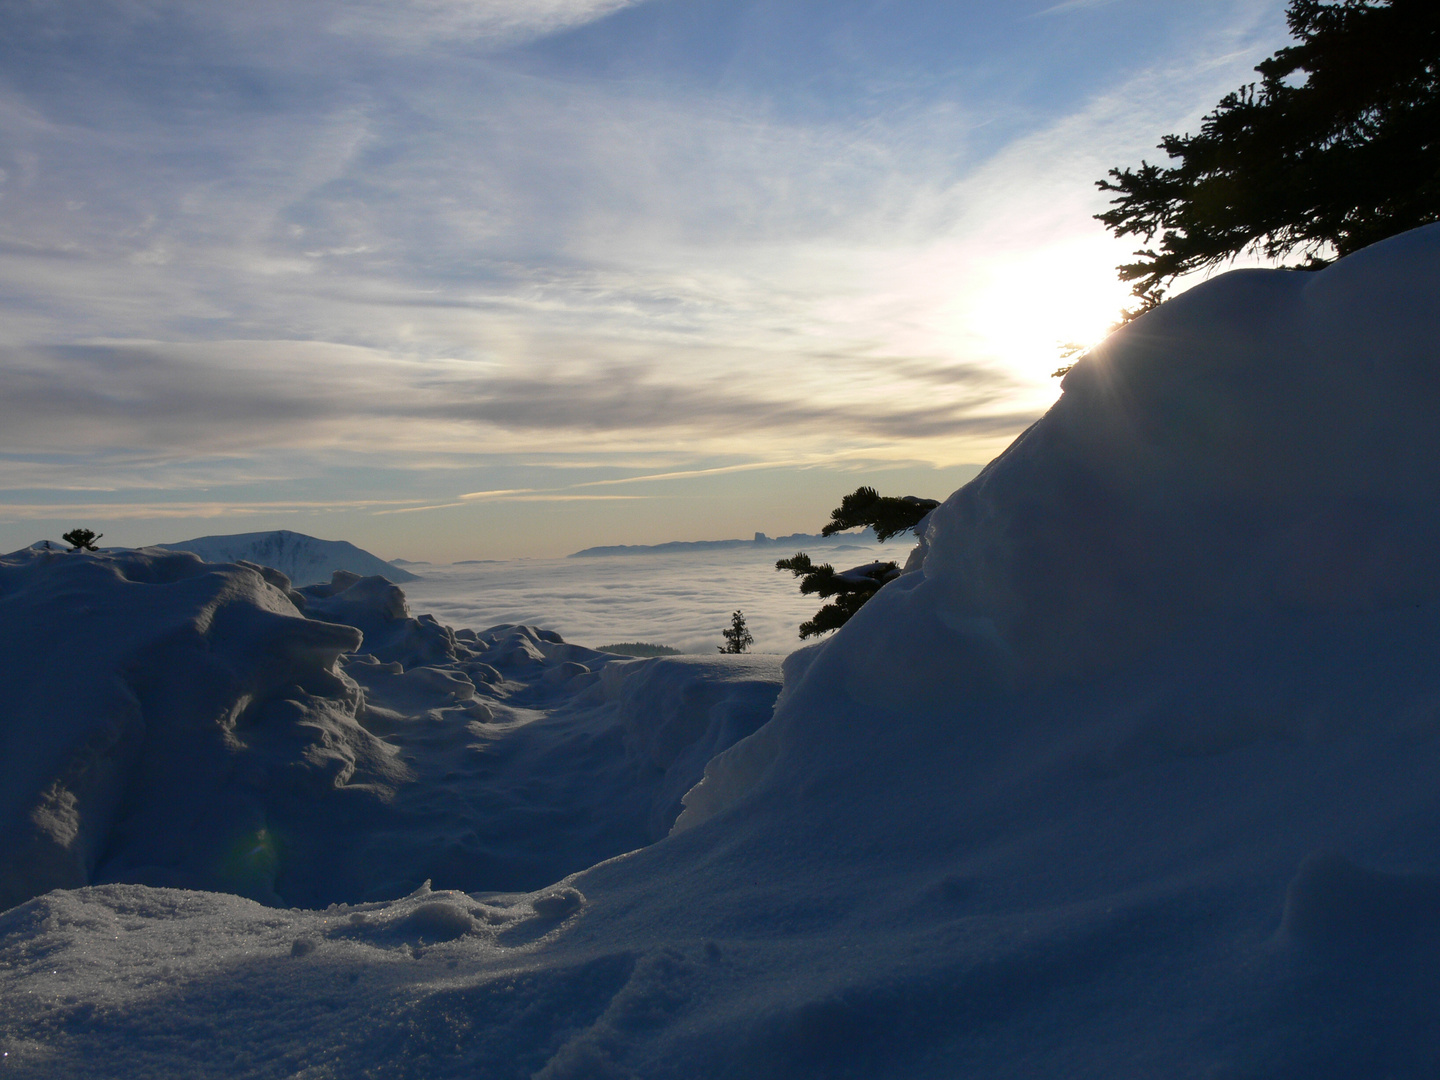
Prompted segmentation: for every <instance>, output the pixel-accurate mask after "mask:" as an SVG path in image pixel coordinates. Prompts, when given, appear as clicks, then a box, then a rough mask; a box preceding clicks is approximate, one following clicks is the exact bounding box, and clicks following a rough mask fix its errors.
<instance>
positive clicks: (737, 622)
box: [720, 611, 755, 653]
mask: <svg viewBox="0 0 1440 1080" xmlns="http://www.w3.org/2000/svg"><path fill="white" fill-rule="evenodd" d="M720 636H721V637H723V638H724V639H725V644H724V645H721V646H720V651H721V652H722V653H743V652H744V651H745V650H746V649H748V648H749V647H750V646H751V645H754V644H755V637H754V635H753V634H751V633H750V631H749V630H748V629H747V628H746V626H745V613H744V612H743V611H737V612H734V613H733V614H732V615H731V616H730V629H729V630H722V631H721V632H720Z"/></svg>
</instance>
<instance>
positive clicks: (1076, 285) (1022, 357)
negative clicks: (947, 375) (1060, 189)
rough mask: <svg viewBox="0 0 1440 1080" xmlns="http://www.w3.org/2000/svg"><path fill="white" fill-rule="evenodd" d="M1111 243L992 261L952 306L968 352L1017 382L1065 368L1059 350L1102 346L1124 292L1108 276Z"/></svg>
mask: <svg viewBox="0 0 1440 1080" xmlns="http://www.w3.org/2000/svg"><path fill="white" fill-rule="evenodd" d="M1115 262H1116V253H1115V248H1114V245H1113V243H1111V242H1110V241H1108V239H1104V238H1102V239H1101V240H1100V241H1099V242H1097V241H1095V240H1093V239H1091V238H1088V237H1087V238H1082V239H1076V240H1071V241H1066V242H1064V243H1060V244H1056V245H1053V246H1050V247H1045V248H1041V249H1038V250H1033V251H1027V252H1025V253H1023V254H1020V255H1016V256H998V257H996V258H994V259H992V260H990V261H989V262H988V264H987V265H986V266H985V267H984V268H983V269H981V270H980V271H979V272H978V273H977V274H976V275H975V277H974V279H973V285H972V287H971V288H969V289H967V290H966V291H965V292H964V293H963V294H962V295H961V296H960V297H959V298H958V299H957V302H956V310H955V318H956V321H957V323H959V327H958V329H959V330H960V332H961V334H963V336H964V337H965V338H967V339H968V340H967V342H966V345H967V347H968V349H970V350H972V351H974V352H976V353H978V354H979V355H981V356H984V357H985V358H987V359H990V360H992V361H993V362H995V363H998V364H999V365H1001V366H1003V367H1004V368H1006V369H1007V370H1009V371H1011V372H1012V373H1013V374H1015V375H1016V376H1018V377H1020V378H1021V379H1023V380H1025V381H1027V382H1028V381H1032V380H1045V379H1047V378H1048V377H1049V376H1050V374H1051V372H1053V371H1054V370H1055V369H1056V368H1057V367H1059V366H1060V365H1061V364H1064V363H1068V362H1069V361H1068V360H1067V359H1066V357H1065V355H1064V353H1063V349H1064V347H1065V346H1066V345H1068V344H1074V345H1078V346H1081V347H1082V350H1083V349H1090V348H1092V347H1094V346H1095V345H1098V344H1099V343H1100V342H1101V341H1103V340H1104V339H1105V337H1106V335H1107V334H1108V333H1109V330H1110V327H1111V325H1113V324H1114V322H1115V320H1116V318H1117V317H1118V316H1119V314H1120V310H1121V308H1122V307H1123V306H1124V305H1125V302H1126V300H1127V298H1128V296H1129V290H1128V289H1127V288H1126V286H1125V285H1124V284H1123V283H1122V282H1120V281H1119V280H1118V279H1117V278H1116V275H1115Z"/></svg>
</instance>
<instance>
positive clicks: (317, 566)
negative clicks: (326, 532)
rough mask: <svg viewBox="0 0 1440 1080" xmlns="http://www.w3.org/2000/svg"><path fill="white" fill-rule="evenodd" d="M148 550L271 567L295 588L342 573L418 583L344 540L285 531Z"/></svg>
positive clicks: (209, 538) (234, 535) (205, 539)
mask: <svg viewBox="0 0 1440 1080" xmlns="http://www.w3.org/2000/svg"><path fill="white" fill-rule="evenodd" d="M152 546H153V547H158V548H165V549H167V550H170V551H189V552H193V553H194V554H196V555H198V556H200V558H202V559H204V560H205V561H206V562H225V563H233V562H236V561H238V560H240V559H245V560H246V561H248V562H253V563H259V564H260V565H261V566H271V567H274V568H275V569H276V570H279V571H280V572H281V573H282V574H284V575H285V576H286V577H288V578H289V579H290V581H291V583H292V584H294V585H295V587H296V588H300V587H301V586H304V585H316V584H320V583H322V582H326V581H329V580H330V576H331V574H333V573H334V572H335V571H336V570H346V571H349V572H350V573H352V574H359V575H360V576H361V577H371V576H373V575H376V574H379V575H381V576H382V577H385V578H388V579H389V580H391V581H393V582H395V583H396V584H399V583H401V582H405V581H417V580H419V579H418V578H417V577H416V575H414V574H412V573H410V572H409V571H408V570H403V569H401V568H400V567H398V566H396V565H395V564H394V563H390V562H386V561H385V560H384V559H382V558H380V557H379V556H378V555H372V554H371V553H370V552H368V551H366V550H364V549H363V548H358V547H356V546H355V545H354V544H352V543H350V542H349V541H348V540H321V539H320V538H319V537H315V536H306V535H305V534H304V533H298V532H292V531H291V530H289V529H272V530H270V531H269V532H251V533H231V534H228V535H225V536H198V537H196V538H195V539H193V540H181V541H178V542H177V543H173V544H154V545H152Z"/></svg>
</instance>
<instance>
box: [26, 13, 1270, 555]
mask: <svg viewBox="0 0 1440 1080" xmlns="http://www.w3.org/2000/svg"><path fill="white" fill-rule="evenodd" d="M5 7H6V11H5V17H4V19H3V20H0V313H3V318H0V549H3V550H11V549H13V548H16V547H20V546H22V545H24V544H27V543H30V542H31V541H33V540H36V539H39V538H41V537H46V536H49V537H52V538H53V537H58V534H59V533H60V532H63V531H65V530H66V529H68V528H71V527H73V526H75V525H86V526H89V527H91V528H95V529H97V530H99V531H103V532H104V533H105V537H106V541H107V542H114V543H120V544H143V543H149V542H164V541H173V540H179V539H184V538H187V537H190V536H195V535H200V534H209V533H227V532H242V531H252V530H257V529H269V528H291V529H295V530H297V531H301V532H309V533H312V534H315V535H319V536H324V537H327V538H344V539H349V540H352V541H354V542H356V543H358V544H360V545H361V546H363V547H367V548H370V549H372V550H375V551H376V552H377V553H378V554H381V555H384V556H387V557H396V556H401V557H408V558H413V559H430V560H448V559H459V558H477V557H483V558H501V557H511V556H516V555H524V554H534V555H556V554H564V553H566V552H568V551H571V550H575V549H576V548H579V547H585V546H589V545H592V544H601V543H637V542H642V543H643V542H653V541H661V540H673V539H702V538H711V537H721V536H744V535H749V533H751V532H753V531H755V530H763V531H766V532H769V533H771V534H772V535H774V534H778V533H785V532H791V531H800V530H804V531H814V530H816V529H818V526H819V525H820V524H821V523H822V522H823V521H824V520H825V518H826V516H827V515H828V511H829V509H830V508H831V507H833V506H835V505H837V504H838V501H839V497H840V496H841V495H842V494H844V493H845V492H846V491H849V490H852V489H853V488H854V487H855V486H857V485H858V484H860V483H873V484H875V485H876V486H878V487H880V488H881V489H882V490H885V491H892V492H895V493H897V494H898V493H914V494H922V495H931V496H935V497H943V496H944V495H946V494H948V493H949V491H950V490H952V489H953V488H954V487H956V486H958V484H959V483H961V482H963V480H964V479H966V478H967V477H968V476H969V475H972V474H973V472H974V469H975V466H977V465H980V464H983V463H984V462H985V461H987V460H989V459H990V458H991V457H993V456H994V455H995V454H996V453H997V452H998V451H999V450H1001V449H1003V447H1004V446H1005V444H1006V443H1007V442H1008V441H1009V440H1010V439H1011V438H1013V436H1014V435H1015V434H1017V433H1018V432H1019V431H1020V430H1022V429H1023V428H1024V427H1025V426H1026V425H1027V424H1028V423H1029V422H1030V421H1031V420H1033V419H1034V418H1035V417H1036V416H1038V415H1039V414H1040V413H1041V412H1042V411H1043V410H1044V408H1045V407H1046V406H1047V405H1048V404H1049V402H1050V401H1052V400H1053V399H1054V396H1055V395H1056V393H1057V392H1058V387H1057V386H1056V384H1055V381H1054V380H1052V379H1050V378H1049V377H1048V376H1049V372H1050V371H1051V370H1053V369H1054V367H1055V366H1056V365H1057V364H1058V363H1059V357H1058V345H1059V344H1060V343H1061V342H1064V341H1070V340H1079V341H1093V340H1095V339H1096V338H1098V337H1099V336H1100V335H1102V334H1103V332H1104V329H1105V327H1106V326H1107V325H1108V324H1109V323H1110V322H1111V321H1112V320H1113V318H1114V316H1115V314H1116V312H1117V311H1118V309H1119V307H1120V306H1121V304H1122V302H1123V301H1124V298H1125V294H1126V290H1125V289H1124V287H1123V286H1121V285H1119V284H1118V283H1117V282H1116V280H1115V275H1114V271H1113V267H1114V266H1115V264H1116V263H1118V262H1120V261H1122V260H1123V259H1125V258H1127V257H1128V255H1129V252H1130V250H1131V248H1132V247H1133V246H1134V245H1133V244H1131V243H1128V242H1120V241H1115V240H1114V239H1113V238H1111V237H1109V236H1107V235H1106V234H1105V233H1104V231H1103V229H1102V228H1101V227H1100V226H1099V225H1098V223H1096V222H1095V221H1093V219H1092V216H1091V215H1093V214H1094V213H1095V212H1096V211H1098V210H1100V209H1102V208H1103V207H1104V201H1103V196H1102V195H1101V194H1100V193H1098V192H1097V191H1096V190H1095V188H1094V186H1093V181H1094V180H1095V179H1097V178H1098V177H1100V176H1102V175H1103V174H1104V172H1105V170H1106V169H1107V168H1109V167H1111V166H1113V165H1121V164H1134V163H1136V162H1138V160H1139V158H1140V157H1141V156H1142V155H1147V154H1148V155H1149V156H1151V157H1152V159H1153V157H1154V156H1155V151H1154V144H1155V143H1156V142H1157V141H1158V139H1159V137H1160V136H1161V135H1162V134H1165V133H1166V132H1169V131H1176V130H1184V129H1185V128H1186V126H1187V125H1188V126H1191V127H1193V126H1194V124H1195V122H1196V121H1197V120H1198V118H1199V117H1200V116H1201V115H1202V114H1203V113H1204V112H1206V111H1208V109H1209V108H1210V107H1212V106H1213V105H1214V103H1215V101H1216V100H1218V98H1219V97H1220V96H1221V95H1222V94H1223V93H1225V92H1226V91H1228V90H1230V89H1233V88H1234V87H1235V86H1237V85H1239V84H1240V83H1241V82H1244V81H1248V80H1249V78H1250V77H1251V72H1250V69H1251V68H1252V67H1253V65H1254V64H1255V63H1257V62H1258V61H1259V60H1261V59H1263V58H1264V57H1265V56H1266V55H1268V54H1270V53H1271V52H1273V51H1274V50H1275V49H1276V48H1278V47H1280V46H1281V45H1283V44H1284V43H1285V40H1286V34H1285V27H1284V21H1283V7H1284V5H1283V3H1282V2H1278V0H1277V2H1256V0H1190V2H1179V0H1176V2H1173V3H1172V2H1154V0H1148V2H1142V0H1070V2H1066V3H1059V4H1055V3H1048V2H1034V3H1031V2H1014V3H998V2H973V0H943V2H941V0H904V2H900V0H651V2H638V3H630V2H626V0H346V2H337V0H312V2H308V3H305V4H294V3H293V2H288V0H286V2H279V0H273V2H272V0H247V2H246V3H244V4H235V3H233V2H228V0H187V2H184V3H171V2H165V0H107V2H64V0H62V2H59V3H56V2H54V0H34V2H25V0H10V2H8V3H7V4H6V5H5Z"/></svg>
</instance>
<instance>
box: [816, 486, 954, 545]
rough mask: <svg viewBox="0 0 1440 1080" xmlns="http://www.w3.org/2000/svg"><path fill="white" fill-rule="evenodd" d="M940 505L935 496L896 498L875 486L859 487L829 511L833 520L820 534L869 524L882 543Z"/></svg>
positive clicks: (911, 527)
mask: <svg viewBox="0 0 1440 1080" xmlns="http://www.w3.org/2000/svg"><path fill="white" fill-rule="evenodd" d="M939 505H940V504H939V503H938V502H936V501H935V500H934V499H920V498H916V497H915V496H914V495H904V496H902V497H900V498H898V499H897V498H893V497H888V496H883V495H881V494H880V493H879V492H878V491H876V490H875V489H874V488H872V487H860V488H856V489H855V490H854V491H852V492H851V493H850V494H849V495H846V496H845V497H844V498H843V499H841V500H840V505H839V506H837V507H836V508H835V509H834V510H832V511H830V523H829V524H828V525H826V526H825V527H824V528H823V529H821V530H820V535H821V536H834V535H835V534H836V533H837V532H844V531H845V530H846V529H858V528H862V527H864V526H866V525H868V526H870V527H871V528H873V529H874V530H875V539H877V540H880V541H882V542H883V541H885V540H889V539H890V538H891V537H892V536H899V535H900V534H901V533H903V532H906V531H908V530H910V529H913V528H915V526H916V525H918V524H920V519H921V518H923V517H924V516H925V515H926V514H928V513H929V512H930V511H931V510H934V509H935V507H937V506H939Z"/></svg>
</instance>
